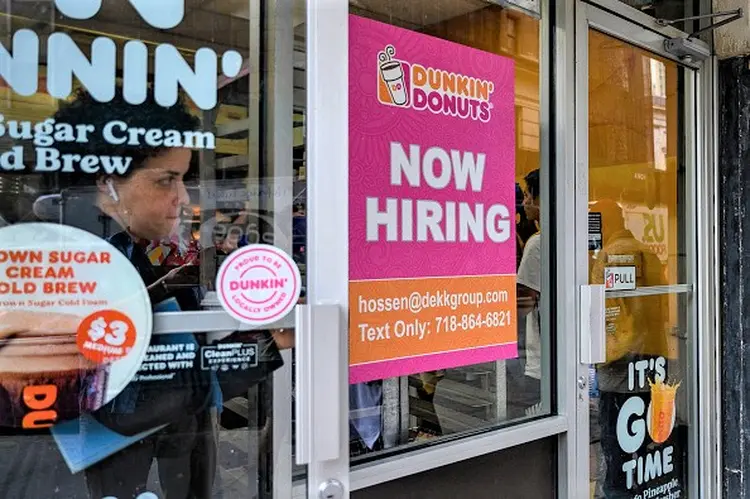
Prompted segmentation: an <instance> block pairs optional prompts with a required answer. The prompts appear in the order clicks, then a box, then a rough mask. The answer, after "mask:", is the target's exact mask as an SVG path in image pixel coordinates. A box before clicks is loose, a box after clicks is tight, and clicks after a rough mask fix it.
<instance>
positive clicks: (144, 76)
mask: <svg viewBox="0 0 750 499" xmlns="http://www.w3.org/2000/svg"><path fill="white" fill-rule="evenodd" d="M129 3H130V4H131V5H132V6H133V8H134V9H135V10H136V11H137V12H138V13H139V14H140V16H141V17H142V18H143V20H144V21H145V22H146V23H148V24H149V25H151V26H153V27H154V28H156V29H160V30H163V29H171V28H174V27H176V26H178V25H179V24H180V23H181V22H182V20H183V17H184V13H185V0H159V1H153V0H129ZM55 5H56V7H57V9H58V10H59V11H60V12H62V13H63V14H64V15H65V16H67V17H71V18H74V19H91V18H93V17H94V16H95V15H96V14H97V13H98V12H99V10H100V9H101V6H102V0H55ZM12 47H13V51H12V52H10V51H9V50H8V48H7V47H6V46H5V45H3V44H2V43H0V77H2V79H4V80H5V81H6V82H7V84H8V85H9V86H10V88H11V89H12V90H13V91H14V92H15V93H17V94H19V95H22V96H30V95H33V94H35V93H37V92H38V91H39V65H40V54H42V53H44V52H46V54H47V60H46V67H47V78H46V81H47V91H48V93H49V95H51V96H52V97H55V98H58V99H66V98H68V97H69V96H70V94H71V92H72V91H73V80H74V78H77V79H78V81H79V82H80V83H81V85H82V86H83V87H84V88H86V90H88V91H89V92H90V93H91V95H92V96H93V98H94V99H96V100H98V101H100V102H109V101H111V100H112V99H114V97H115V89H116V76H117V74H116V71H117V61H118V59H121V60H122V61H123V64H122V91H123V98H124V99H125V101H126V102H128V103H129V104H132V105H139V104H142V103H143V102H145V101H146V98H147V94H148V86H149V74H148V67H149V59H150V57H151V54H149V49H148V47H147V45H146V44H145V43H144V42H142V41H140V40H130V41H128V42H126V43H125V44H124V45H123V48H122V54H118V53H117V45H116V44H115V42H114V41H113V40H112V39H110V38H107V37H105V36H99V37H97V38H95V39H94V40H93V42H92V43H91V47H90V54H91V55H90V57H89V56H87V55H86V53H85V52H89V50H88V47H87V50H86V51H85V52H84V50H82V49H81V47H79V46H78V44H77V43H76V42H75V41H74V40H73V38H71V37H70V35H68V34H67V33H63V32H56V33H52V34H51V35H49V37H48V38H47V48H46V50H42V48H41V46H40V38H39V35H38V34H37V33H35V32H34V31H32V30H30V29H20V30H18V31H16V32H15V33H14V34H13V43H12ZM153 59H154V63H153V64H154V77H153V79H154V82H153V93H154V99H155V100H156V102H157V103H158V104H160V105H162V106H165V107H169V106H172V105H174V104H175V103H176V102H177V100H178V92H179V89H180V88H182V89H184V91H185V93H186V94H187V95H188V96H189V97H190V99H191V100H192V102H193V103H194V104H195V105H196V106H197V107H198V108H200V109H201V110H210V109H213V108H214V107H216V104H217V88H218V79H219V72H221V73H222V74H223V75H224V76H226V77H228V78H232V77H235V76H237V75H238V74H239V73H240V71H241V69H242V64H243V58H242V55H241V54H240V53H239V52H237V51H236V50H227V51H226V52H224V53H223V54H222V55H221V57H220V58H219V55H218V54H217V53H216V52H215V51H214V50H212V49H210V48H207V47H204V48H200V49H198V50H197V51H196V52H195V55H194V67H191V66H190V64H189V63H188V62H187V61H186V60H185V58H184V57H183V56H182V54H180V52H179V50H178V49H177V48H176V47H175V46H173V45H171V44H169V43H162V44H160V45H158V46H157V47H156V49H155V50H154V54H153ZM219 59H221V71H219ZM89 134H102V136H103V138H104V139H105V140H107V141H108V142H110V143H112V144H116V145H122V144H126V143H127V144H128V145H131V146H137V145H148V146H151V147H189V148H199V149H214V148H215V142H216V139H215V137H214V135H213V134H211V133H209V132H194V133H183V134H181V133H179V132H177V131H175V130H158V129H155V130H145V129H140V128H136V129H133V128H129V127H128V126H127V124H125V123H123V122H121V121H117V120H115V121H112V122H111V123H109V124H107V125H106V126H104V128H103V129H102V130H96V129H95V127H94V126H93V125H86V124H83V125H78V126H76V127H72V126H70V125H68V124H66V123H56V122H55V121H54V120H52V119H47V120H45V121H42V122H39V123H31V122H28V121H20V122H16V121H10V122H6V120H5V117H4V116H3V115H1V114H0V137H5V136H7V137H10V138H11V139H15V140H21V139H23V140H33V143H34V146H35V153H36V154H35V156H36V161H35V164H34V165H26V164H25V163H24V159H23V158H24V154H23V152H24V151H23V147H21V146H16V147H14V148H12V149H11V150H10V151H6V152H4V153H3V154H2V155H0V173H1V172H2V171H10V172H19V171H29V170H31V171H34V172H59V171H62V172H66V173H70V172H74V171H82V172H84V173H98V172H104V173H107V174H112V173H119V174H123V173H125V172H126V171H127V170H128V168H129V166H130V161H131V158H124V157H98V156H91V155H89V156H80V155H72V154H67V155H61V154H60V153H59V152H58V151H57V150H56V149H54V147H52V146H53V145H54V144H55V143H59V142H77V143H85V142H87V141H88V137H89Z"/></svg>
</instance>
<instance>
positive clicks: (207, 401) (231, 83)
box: [0, 0, 306, 499]
mask: <svg viewBox="0 0 750 499" xmlns="http://www.w3.org/2000/svg"><path fill="white" fill-rule="evenodd" d="M272 10H273V7H272V6H271V5H267V3H266V2H262V1H259V2H255V1H253V2H251V1H241V2H237V1H232V0H216V1H211V2H187V1H184V0H163V1H162V0H160V1H158V2H151V3H149V2H136V1H135V0H131V1H129V2H128V1H119V0H104V1H103V2H101V1H100V2H97V1H83V0H80V1H78V0H76V1H70V0H56V1H55V2H28V1H23V0H9V1H6V2H3V4H2V7H0V18H1V19H2V23H3V26H4V30H3V33H2V38H0V43H2V47H0V113H1V116H0V227H1V228H0V241H2V245H0V268H2V275H3V277H2V279H0V476H2V478H1V479H0V496H2V497H7V498H11V497H23V498H30V499H34V498H39V499H42V498H44V499H48V498H53V497H58V498H76V499H78V498H90V499H103V498H105V497H107V498H118V499H125V498H136V497H138V498H140V499H153V498H161V497H170V498H176V499H183V498H185V499H186V498H188V497H201V498H209V497H216V498H218V497H227V498H228V497H272V490H273V487H272V483H271V481H272V480H273V479H277V478H279V477H274V476H273V473H272V468H273V464H274V460H275V459H277V458H278V456H275V455H274V454H273V452H272V448H273V441H272V436H273V431H272V428H273V423H272V418H271V415H272V410H271V408H272V407H273V398H274V395H275V394H276V395H278V393H277V392H275V390H278V391H281V390H286V395H287V397H286V398H287V400H290V401H291V394H290V393H288V391H289V390H290V389H291V387H283V386H282V387H275V386H274V385H273V383H272V382H271V378H272V375H273V374H274V373H276V372H279V370H281V369H291V366H290V364H291V362H290V361H289V360H288V359H289V358H290V356H289V355H286V356H285V357H286V359H287V360H286V361H285V360H284V359H283V357H284V352H285V351H288V350H289V349H290V348H291V347H292V346H293V344H294V341H293V340H294V338H293V334H290V333H293V328H292V327H290V326H289V325H290V324H292V322H290V321H291V318H292V316H290V315H288V314H289V311H290V310H291V309H292V308H293V307H294V305H295V304H296V302H297V297H298V296H299V299H300V300H304V297H305V246H306V245H305V241H306V230H305V206H306V201H305V196H304V192H305V181H306V172H305V154H304V151H305V146H304V122H305V109H304V89H303V90H302V95H301V96H300V95H299V92H293V88H292V84H291V80H287V81H289V82H290V83H289V86H288V93H286V94H284V95H275V93H280V92H278V88H281V87H278V88H274V86H273V82H274V81H278V77H277V75H275V74H274V73H273V71H274V69H269V68H273V65H272V64H268V58H269V57H273V54H276V52H275V51H277V50H279V48H278V46H279V44H280V42H279V41H277V40H276V38H275V36H274V35H275V31H273V30H274V28H270V27H269V26H273V24H272V23H271V22H270V21H269V19H270V18H271V16H270V14H269V12H272ZM301 10H302V12H304V9H301ZM285 21H287V22H289V23H292V22H295V23H296V25H295V26H299V25H301V24H303V19H299V18H298V16H296V17H295V19H294V20H292V19H285ZM269 31H270V33H269ZM285 33H289V34H290V37H289V39H288V40H284V44H285V45H284V47H285V49H287V48H288V50H289V54H290V55H291V53H292V47H293V45H294V40H293V35H292V34H291V30H288V31H285ZM302 50H304V49H302ZM269 54H270V55H269ZM289 59H291V57H290V58H289ZM284 60H287V59H284ZM286 69H288V71H289V73H290V74H291V73H292V68H291V67H290V68H286ZM295 81H296V78H295ZM269 82H271V83H269ZM293 93H295V96H293V95H292V94H293ZM295 97H298V98H295ZM270 102H274V106H276V107H275V108H274V109H275V111H276V113H277V115H276V116H275V117H274V119H275V120H276V121H275V123H276V124H277V125H278V127H279V128H278V129H277V131H276V132H275V134H274V135H271V134H272V132H271V131H270V130H269V127H268V123H269V122H270V121H271V119H270V118H269V117H268V114H267V110H268V108H269V107H271V104H269V103H270ZM279 103H283V104H284V106H285V107H280V104H279ZM280 109H282V110H284V112H283V113H282V111H280ZM282 132H283V133H282ZM269 137H271V138H269ZM269 143H270V145H269ZM258 244H260V245H263V246H262V248H263V251H266V252H267V253H268V254H267V256H264V257H263V258H267V259H269V260H268V261H270V262H272V263H271V264H270V265H271V266H272V267H273V266H274V265H276V264H278V265H279V267H273V268H275V269H281V266H280V265H281V263H288V265H287V267H284V268H285V269H287V270H288V272H289V274H290V275H291V276H292V277H294V278H295V283H296V285H297V286H298V288H297V289H294V290H293V291H292V292H290V293H286V294H285V296H288V297H291V299H290V300H288V302H283V303H282V301H278V303H277V302H276V301H275V302H274V303H273V304H270V305H267V306H264V307H255V309H258V308H263V310H265V311H266V312H267V311H269V310H271V311H272V312H273V313H277V308H280V309H281V308H283V309H285V310H286V311H285V312H283V311H278V317H277V319H278V320H276V319H274V321H273V322H269V320H268V319H267V318H263V317H260V315H258V314H257V310H255V309H254V308H253V307H248V306H244V307H243V308H242V310H235V311H234V312H235V314H236V315H240V316H244V318H243V319H238V320H234V321H233V320H229V317H228V316H227V314H228V313H229V309H230V308H232V307H231V306H227V303H226V301H227V300H226V299H224V301H222V300H223V299H222V297H221V293H220V291H222V289H217V287H218V288H221V282H222V281H221V275H220V272H221V269H223V268H227V266H224V267H223V266H222V265H223V264H224V263H225V262H226V261H231V259H232V258H235V257H237V255H243V256H245V257H246V258H251V257H249V256H247V255H249V253H243V250H246V249H249V248H252V247H256V246H255V245H258ZM264 261H266V260H264ZM274 262H275V263H274ZM297 268H298V269H299V270H300V273H299V275H297V274H295V270H294V269H297ZM287 270H278V272H281V273H283V272H286V271H287ZM261 274H262V269H261V270H257V269H254V268H248V269H246V273H245V274H243V276H245V277H246V279H245V277H243V279H244V280H242V279H237V280H235V281H232V282H230V283H229V284H227V290H231V291H237V292H238V293H237V294H235V295H233V296H235V297H237V295H238V294H241V293H242V292H244V293H245V294H248V293H249V295H248V296H251V297H255V296H256V294H254V291H253V290H254V289H256V288H258V287H263V286H271V288H272V290H271V291H269V292H268V294H272V293H273V292H275V290H276V288H275V287H274V286H277V285H278V286H281V285H282V284H280V283H281V281H283V280H284V279H286V277H288V276H286V275H281V276H280V277H279V278H278V279H276V280H273V282H271V281H270V280H269V279H267V278H266V277H263V276H261ZM227 275H229V274H227ZM297 278H299V279H297ZM251 281H252V283H255V284H252V285H253V286H255V287H251V288H245V287H241V286H245V285H247V286H250V285H251ZM217 282H218V283H219V285H218V286H217ZM269 282H270V284H269ZM232 283H234V284H237V286H240V287H241V288H238V289H234V288H232V285H233V284H232ZM284 291H285V292H286V291H288V290H286V289H285V290H284ZM263 299H264V300H265V298H263ZM237 300H238V301H235V302H234V303H240V302H242V303H245V304H247V301H248V300H250V298H245V301H243V299H241V298H239V297H237ZM263 303H265V302H263ZM230 305H231V303H230ZM225 311H226V312H225ZM155 312H156V313H161V312H172V314H170V315H168V316H166V315H165V316H159V317H158V320H154V319H153V314H154V313H155ZM253 314H255V315H253ZM251 315H252V317H250V316H251ZM285 320H286V321H287V322H286V323H285V322H284V321H285ZM222 321H223V322H222ZM217 323H218V324H227V325H228V328H227V330H226V331H217V330H215V325H216V324H217ZM241 323H244V325H243V326H242V327H239V325H240V324H241ZM253 324H255V327H254V328H253V327H251V326H252V325H253ZM201 325H207V326H212V327H214V330H212V331H210V332H205V331H202V330H200V328H201V327H202V326H201ZM236 329H241V330H236ZM250 329H252V330H250ZM152 330H153V334H152ZM290 403H291V402H290ZM285 478H286V479H287V480H291V477H285Z"/></svg>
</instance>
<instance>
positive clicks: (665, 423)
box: [648, 380, 680, 444]
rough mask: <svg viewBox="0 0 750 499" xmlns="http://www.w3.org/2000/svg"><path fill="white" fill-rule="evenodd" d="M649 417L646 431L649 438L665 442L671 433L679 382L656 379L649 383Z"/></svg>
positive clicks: (656, 441)
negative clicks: (665, 381) (670, 382)
mask: <svg viewBox="0 0 750 499" xmlns="http://www.w3.org/2000/svg"><path fill="white" fill-rule="evenodd" d="M649 385H651V408H650V409H651V410H650V413H651V419H650V421H649V422H650V424H649V426H648V432H649V434H650V435H651V440H653V441H654V442H655V443H657V444H661V443H664V442H666V440H667V439H668V438H669V436H670V435H671V434H672V427H673V426H672V425H673V422H674V419H675V398H676V395H677V389H678V388H679V387H680V383H676V384H673V385H670V384H668V383H664V381H661V380H658V381H656V382H655V383H651V381H649Z"/></svg>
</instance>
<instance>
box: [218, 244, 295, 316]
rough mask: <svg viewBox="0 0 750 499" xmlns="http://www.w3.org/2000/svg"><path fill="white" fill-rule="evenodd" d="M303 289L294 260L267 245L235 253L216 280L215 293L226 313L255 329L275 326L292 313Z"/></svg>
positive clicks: (220, 269)
mask: <svg viewBox="0 0 750 499" xmlns="http://www.w3.org/2000/svg"><path fill="white" fill-rule="evenodd" d="M301 289H302V278H301V276H300V273H299V268H297V265H296V264H295V263H294V260H292V257H291V256H289V255H288V254H287V253H285V252H284V251H282V250H280V249H278V248H276V247H275V246H271V245H267V244H252V245H249V246H244V247H242V248H240V249H238V250H236V251H234V252H233V253H232V254H231V255H229V256H228V257H227V259H226V260H224V262H223V263H222V264H221V267H220V268H219V274H218V276H217V277H216V292H217V294H218V297H219V302H220V303H221V306H222V307H223V308H224V310H226V311H227V313H229V315H231V316H232V317H234V318H235V319H237V320H238V321H241V322H243V323H245V324H252V325H255V326H262V325H265V324H270V323H272V322H276V321H278V320H279V319H282V318H283V317H284V316H286V315H287V314H288V313H289V312H291V311H292V309H293V308H294V306H295V305H296V304H297V300H298V299H299V295H300V291H301Z"/></svg>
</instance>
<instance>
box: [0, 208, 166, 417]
mask: <svg viewBox="0 0 750 499" xmlns="http://www.w3.org/2000/svg"><path fill="white" fill-rule="evenodd" d="M0 241H2V245H1V246H0V426H6V427H17V428H27V429H34V428H44V427H48V426H52V425H54V424H56V423H59V422H62V421H65V420H68V419H74V418H76V417H78V416H80V415H82V414H85V413H87V412H92V411H95V410H97V409H99V408H100V407H101V406H103V405H104V404H106V403H107V402H109V401H110V400H112V399H113V398H114V397H115V396H116V395H117V394H118V393H120V392H121V391H122V390H123V388H125V386H126V385H127V384H128V383H130V381H131V380H132V379H133V376H134V375H135V374H136V373H137V371H138V368H139V367H140V365H141V362H142V361H143V358H144V356H145V354H146V349H147V347H148V345H149V342H150V339H151V332H152V312H151V301H150V299H149V295H148V291H147V290H146V286H145V285H144V283H143V280H142V279H141V277H140V275H139V274H138V271H137V270H136V269H135V267H133V265H132V264H131V263H130V261H129V260H128V259H127V257H125V255H123V254H122V253H121V252H120V251H119V250H118V249H117V248H115V247H114V246H112V245H111V244H109V243H108V242H107V241H105V240H103V239H101V238H99V237H96V236H94V235H93V234H90V233H89V232H86V231H83V230H80V229H76V228H73V227H68V226H64V225H56V224H46V223H29V224H18V225H13V226H11V227H5V228H3V229H0Z"/></svg>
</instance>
